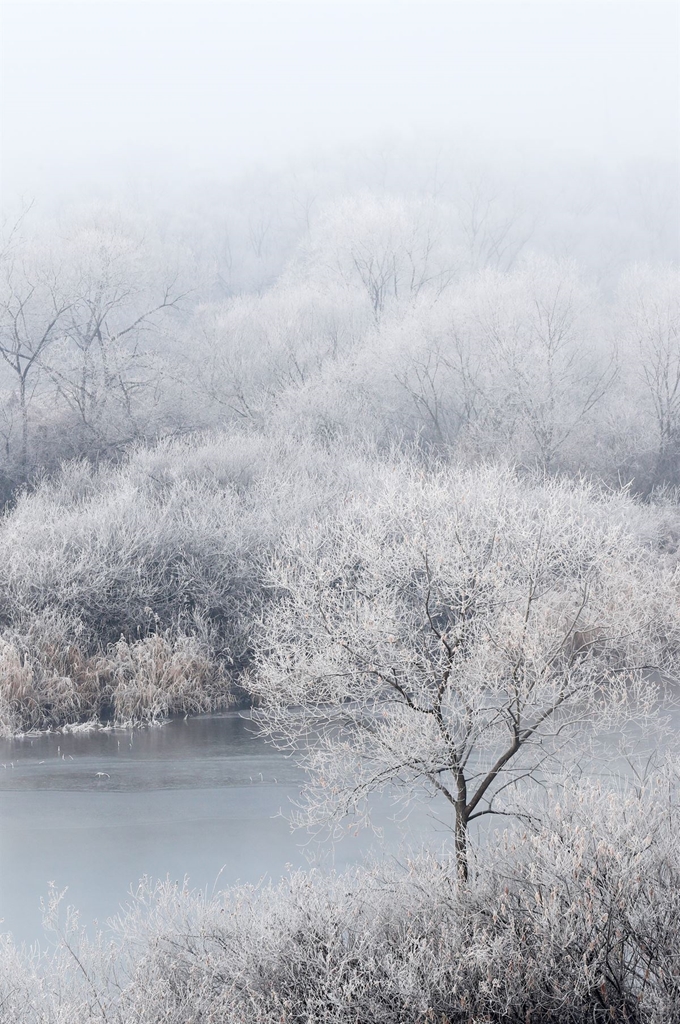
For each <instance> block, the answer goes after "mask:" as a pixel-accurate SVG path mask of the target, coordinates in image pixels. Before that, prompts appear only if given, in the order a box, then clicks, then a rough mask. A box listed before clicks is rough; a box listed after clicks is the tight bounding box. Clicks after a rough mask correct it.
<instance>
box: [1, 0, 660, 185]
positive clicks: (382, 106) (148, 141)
mask: <svg viewBox="0 0 680 1024" xmlns="http://www.w3.org/2000/svg"><path fill="white" fill-rule="evenodd" d="M2 23H3V32H2V131H3V138H2V170H3V182H4V191H5V193H6V194H9V193H10V192H11V193H16V192H17V191H23V192H30V193H38V194H39V193H40V192H42V191H43V190H44V189H48V190H49V189H50V188H51V187H53V185H54V182H55V181H56V182H59V181H70V182H71V183H78V182H81V181H82V182H90V183H92V182H94V183H96V182H97V181H98V180H102V181H104V180H107V179H108V178H109V177H110V176H111V174H112V172H115V171H116V170H117V169H118V168H121V169H123V170H124V172H125V173H126V175H129V173H130V171H131V169H135V168H139V170H140V171H141V172H142V173H143V174H144V175H145V176H146V177H147V178H148V175H149V174H151V175H153V174H154V173H158V174H159V175H162V174H163V173H164V168H165V169H167V168H169V167H172V168H173V169H175V171H177V169H180V170H181V169H182V168H185V169H187V170H197V169H202V170H208V171H210V172H212V171H214V172H216V173H225V174H229V173H231V172H233V171H239V170H241V169H242V168H243V167H244V166H246V165H247V164H248V163H249V162H251V161H253V160H257V161H261V162H267V161H278V160H280V159H281V158H282V157H287V156H289V155H293V156H294V155H296V154H297V153H299V152H300V151H301V150H304V149H309V148H312V149H314V148H316V147H317V146H321V147H326V148H327V147H329V146H334V145H335V144H344V143H355V142H360V141H363V140H371V139H375V138H376V137H378V138H379V137H380V136H381V135H390V134H396V135H401V134H409V133H415V134H422V133H427V132H434V133H437V134H439V135H448V134H449V133H452V134H458V133H461V132H462V133H464V134H467V135H469V136H471V137H472V139H474V140H477V141H478V142H480V143H483V144H485V145H486V146H489V145H491V146H493V145H495V144H498V152H499V158H500V156H501V155H502V153H503V151H504V148H505V146H506V144H508V143H510V144H520V145H523V144H527V143H530V144H532V145H536V146H537V147H538V148H539V150H543V151H546V152H547V153H548V154H552V155H555V151H563V152H564V153H566V154H573V155H579V156H580V155H583V156H587V157H596V158H600V157H602V158H606V159H609V160H611V159H613V160H615V161H616V160H620V159H627V158H631V157H632V158H636V157H642V158H649V157H652V158H661V159H669V158H671V159H672V158H675V157H677V154H678V132H679V125H678V122H679V111H678V104H679V100H678V96H679V84H678V5H677V4H676V3H658V2H654V0H645V2H644V3H639V2H638V3H626V2H620V0H609V2H598V0H592V2H586V0H580V2H573V0H571V2H552V0H542V2H529V3H526V2H525V3H514V2H511V0H509V2H505V3H493V2H487V0H475V2H455V0H450V2H448V3H427V2H422V3H399V2H394V0H393V2H389V0H387V2H383V3H380V2H370V0H369V2H362V3H346V2H345V3H331V2H323V0H318V2H316V3H311V2H310V3H290V2H286V0H282V2H278V3H259V2H250V3H209V4H201V3H191V4H185V3H172V4H168V3H153V2H151V3H97V2H89V3H51V4H40V3H30V2H28V3H20V4H17V3H5V4H4V5H3V10H2Z"/></svg>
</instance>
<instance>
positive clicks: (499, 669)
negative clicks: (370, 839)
mask: <svg viewBox="0 0 680 1024" xmlns="http://www.w3.org/2000/svg"><path fill="white" fill-rule="evenodd" d="M372 490H373V493H372V494H370V496H367V493H366V492H362V494H360V495H357V496H356V497H355V498H354V500H349V501H348V502H347V504H346V506H345V508H344V510H343V511H341V512H338V513H337V514H335V515H330V516H329V515H326V516H325V517H324V518H320V517H319V518H317V519H316V521H313V522H311V524H310V525H308V526H306V527H304V528H300V529H299V530H297V531H293V532H291V533H290V534H289V535H288V536H286V537H285V539H284V541H283V543H281V545H280V547H279V553H278V555H277V557H276V558H274V559H273V560H272V561H271V562H270V563H269V565H268V581H269V585H270V586H271V587H272V588H274V593H275V595H277V600H275V601H273V602H272V604H271V606H270V608H269V610H268V612H267V614H266V615H265V617H264V621H263V625H262V629H261V631H260V634H259V637H258V638H257V645H256V646H257V672H256V674H255V678H254V683H253V685H254V688H255V692H256V693H257V695H258V697H259V699H260V701H261V703H262V706H261V710H260V713H259V716H260V721H261V723H262V727H263V729H264V731H265V733H266V734H267V735H269V736H270V737H271V738H273V739H274V740H275V742H278V743H281V744H283V745H288V746H289V747H291V748H292V749H294V750H297V751H298V752H299V753H300V755H301V757H302V761H303V763H304V764H305V765H306V767H307V768H308V769H309V771H310V773H311V782H310V786H309V788H308V790H307V799H306V800H305V801H303V803H302V805H301V815H300V821H301V822H302V823H305V824H307V825H312V826H313V825H320V824H321V823H324V822H328V821H330V820H333V819H336V820H337V818H338V817H342V816H343V815H346V814H353V815H358V816H359V818H360V819H365V818H366V816H367V814H368V803H367V798H368V796H369V795H370V794H371V792H374V791H382V790H385V789H388V788H389V789H393V788H394V787H396V788H397V790H399V791H400V792H401V795H402V796H403V797H404V798H405V799H406V800H409V799H412V798H413V797H414V795H415V794H417V793H418V792H423V791H425V792H428V793H429V794H430V795H431V796H436V795H439V796H440V797H443V798H444V799H445V800H446V801H447V802H448V804H449V805H450V810H451V812H452V814H453V820H454V824H453V829H454V833H455V849H456V853H457V858H458V868H459V871H460V873H461V875H463V876H466V874H467V842H468V826H469V825H470V823H471V822H473V821H474V820H475V819H477V818H479V817H480V816H482V815H487V814H494V813H497V812H499V811H502V809H503V806H504V805H503V802H502V798H501V794H502V793H503V791H504V790H508V788H509V787H511V786H513V785H519V783H520V782H521V783H522V786H520V790H522V789H523V787H524V786H526V785H529V783H530V782H531V780H535V779H537V778H538V776H539V774H542V775H543V777H545V773H546V772H548V771H553V770H559V771H563V770H564V766H565V765H568V764H569V762H570V760H572V761H573V759H576V760H578V758H579V756H580V755H579V753H578V751H579V750H580V749H581V747H580V745H581V743H582V742H583V740H584V739H585V737H586V736H592V730H594V729H598V728H602V727H605V728H609V727H611V726H612V724H613V723H617V722H618V723H623V722H625V721H627V720H629V719H634V720H636V721H643V720H644V719H645V717H646V716H647V715H649V714H651V713H652V711H653V709H654V707H655V704H656V701H657V698H658V692H657V691H658V687H657V686H656V685H655V684H654V683H653V682H652V675H653V672H656V673H658V672H661V673H663V672H665V671H668V670H670V669H671V668H672V667H673V665H674V664H675V662H677V659H678V640H679V639H680V619H679V617H678V608H679V599H680V593H679V589H678V579H677V574H676V576H673V575H672V574H671V573H670V572H669V571H667V570H666V569H665V568H664V565H663V563H662V562H661V561H660V558H658V557H655V555H654V554H653V552H652V551H650V550H648V549H647V548H646V547H645V545H644V543H643V542H642V540H641V538H640V530H641V528H642V527H641V524H640V519H639V511H638V510H636V507H635V505H634V504H633V503H632V502H631V501H629V500H628V499H627V498H625V497H621V496H616V497H612V496H605V495H602V494H599V493H597V492H595V491H593V490H591V489H590V488H588V487H586V486H582V485H578V486H575V485H570V484H566V483H557V482H552V483H547V484H541V485H536V486H527V485H525V484H522V483H521V482H520V481H519V480H518V479H516V478H515V477H514V476H513V475H512V474H511V473H509V472H506V471H503V470H500V469H495V468H482V469H477V470H468V471H460V470H456V469H450V470H443V471H441V472H436V473H432V474H429V475H423V474H422V473H421V472H419V471H417V470H416V469H409V468H408V467H404V466H401V467H395V466H391V467H390V466H385V467H383V469H382V470H380V471H379V472H376V477H375V481H374V486H373V488H372ZM657 678H658V675H657Z"/></svg>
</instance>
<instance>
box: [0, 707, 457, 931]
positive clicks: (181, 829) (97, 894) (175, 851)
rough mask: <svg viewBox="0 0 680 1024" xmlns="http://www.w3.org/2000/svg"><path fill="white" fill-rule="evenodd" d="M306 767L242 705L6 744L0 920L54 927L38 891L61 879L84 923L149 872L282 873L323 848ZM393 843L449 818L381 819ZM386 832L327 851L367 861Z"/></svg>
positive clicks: (242, 876) (383, 813) (23, 926)
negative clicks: (257, 727) (264, 735)
mask: <svg viewBox="0 0 680 1024" xmlns="http://www.w3.org/2000/svg"><path fill="white" fill-rule="evenodd" d="M302 781H303V776H302V773H301V771H300V769H299V768H297V767H296V765H295V764H294V762H293V761H292V760H291V759H290V758H288V757H286V756H285V755H284V754H282V753H280V752H278V751H276V750H274V749H273V748H271V747H269V746H267V745H266V744H265V743H264V741H263V740H261V739H260V738H258V737H257V736H255V735H254V732H253V726H252V723H250V722H249V721H248V720H247V718H244V717H242V716H240V715H238V714H233V713H232V714H224V715H209V716H204V717H199V718H193V719H188V720H183V719H181V720H174V721H171V722H168V723H166V724H165V725H163V726H162V727H152V728H149V729H143V730H139V731H135V732H131V731H127V730H121V729H115V730H97V731H94V732H81V733H67V734H60V733H52V734H48V735H41V736H33V737H22V738H20V739H13V740H3V741H0V822H1V830H0V918H2V919H3V923H2V925H0V930H2V931H12V932H13V933H14V935H15V937H16V938H17V939H18V940H27V941H33V940H35V939H36V938H39V937H40V936H41V924H40V920H41V918H40V910H39V900H40V897H41V896H44V895H45V894H46V891H47V883H48V882H49V881H54V882H55V883H56V884H57V886H58V887H59V888H64V887H66V886H68V897H67V899H68V902H69V903H72V904H74V905H75V906H76V907H78V908H79V909H80V911H81V919H82V921H83V922H87V923H89V922H91V921H93V920H95V919H96V920H98V921H100V922H102V923H103V922H104V921H105V919H106V918H107V917H109V916H110V915H112V914H114V913H115V912H116V911H117V909H118V906H119V905H120V903H121V902H124V900H125V897H126V893H127V891H128V889H129V887H130V885H131V883H135V882H136V881H137V880H138V879H139V878H141V877H142V875H145V874H148V875H151V876H152V877H154V878H159V877H160V878H164V877H165V876H166V875H169V876H170V877H171V878H172V879H178V880H180V879H182V878H184V876H185V875H187V876H188V877H189V880H190V882H191V884H192V885H194V886H197V887H200V888H206V887H207V888H208V890H209V891H211V890H212V889H213V886H214V885H215V884H216V882H217V879H218V876H219V882H217V884H218V886H224V885H227V884H229V883H232V882H236V881H238V880H240V881H252V882H255V881H258V880H259V879H260V878H261V877H262V876H264V875H271V876H273V877H278V876H279V875H280V874H281V873H282V872H283V871H284V870H285V868H286V865H287V864H293V865H304V864H306V863H307V862H308V861H307V858H308V856H309V855H310V854H311V853H315V852H316V847H311V848H310V847H309V846H308V847H307V849H305V848H304V845H303V844H304V842H305V841H306V837H304V836H301V835H300V834H291V831H290V827H289V825H288V822H287V820H286V819H285V818H284V817H283V816H282V814H281V812H283V813H284V814H285V813H287V811H288V809H289V807H290V800H291V799H293V800H294V799H295V798H296V797H297V796H298V795H299V792H300V788H301V785H302ZM377 820H378V823H379V824H380V825H382V826H383V827H384V828H385V842H386V845H387V847H388V848H389V849H391V850H393V851H394V850H396V849H397V848H398V846H399V844H400V841H401V840H402V839H403V838H406V840H407V841H409V836H411V841H412V842H413V843H414V845H420V843H421V841H422V840H423V838H424V837H426V836H440V835H441V831H442V826H441V825H439V824H438V823H437V822H436V820H435V819H433V818H432V817H431V815H430V808H429V805H428V804H424V805H422V806H421V807H418V808H416V810H415V812H414V813H413V814H412V815H411V817H410V819H409V821H408V823H406V824H397V823H395V822H394V821H393V820H392V814H391V810H390V808H389V807H388V806H385V807H383V808H382V809H381V810H380V811H379V812H378V816H377ZM375 842H376V840H375V839H374V837H372V836H371V834H370V833H368V832H362V833H361V834H360V835H359V836H358V837H357V836H347V837H346V838H345V839H343V840H342V842H341V843H340V844H338V845H336V847H335V848H334V849H333V850H332V851H328V852H327V855H328V856H329V857H332V859H333V863H334V864H335V865H336V866H337V867H342V866H343V865H346V864H348V863H352V862H355V861H357V860H360V859H361V857H362V856H363V855H364V854H365V853H366V852H367V850H368V848H369V847H370V846H371V844H372V843H375Z"/></svg>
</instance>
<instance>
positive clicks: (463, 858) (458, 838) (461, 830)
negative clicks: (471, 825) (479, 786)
mask: <svg viewBox="0 0 680 1024" xmlns="http://www.w3.org/2000/svg"><path fill="white" fill-rule="evenodd" d="M455 845H456V867H457V868H458V877H459V878H460V879H461V880H462V881H463V882H467V880H468V858H467V818H466V815H465V806H464V805H463V806H462V807H461V806H460V804H459V803H456V832H455Z"/></svg>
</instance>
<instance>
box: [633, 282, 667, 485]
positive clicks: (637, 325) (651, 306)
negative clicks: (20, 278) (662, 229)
mask: <svg viewBox="0 0 680 1024" xmlns="http://www.w3.org/2000/svg"><path fill="white" fill-rule="evenodd" d="M621 305H622V310H621V315H622V324H621V328H622V335H623V338H624V342H627V346H626V357H627V359H628V360H629V368H628V369H629V375H631V373H630V371H631V370H632V377H633V387H635V385H636V384H637V386H638V387H639V385H640V384H641V385H642V387H643V389H644V393H645V394H646V398H647V401H648V402H649V403H650V404H651V410H652V416H653V422H654V447H655V460H656V470H655V475H656V478H657V479H658V480H659V481H663V480H664V479H667V478H668V477H669V476H670V477H671V478H673V479H674V480H675V481H676V482H677V479H678V477H677V473H678V464H679V463H680V274H679V273H678V271H677V270H676V269H674V268H672V267H654V268H653V267H650V266H640V267H634V268H632V269H631V270H630V271H629V272H628V273H627V274H625V275H624V277H623V279H622V282H621Z"/></svg>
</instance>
